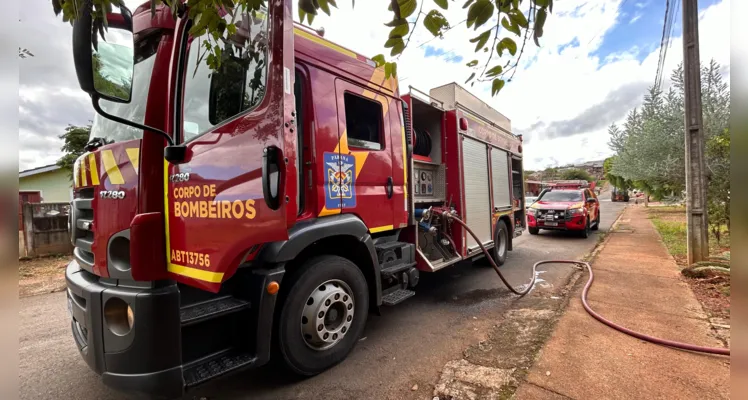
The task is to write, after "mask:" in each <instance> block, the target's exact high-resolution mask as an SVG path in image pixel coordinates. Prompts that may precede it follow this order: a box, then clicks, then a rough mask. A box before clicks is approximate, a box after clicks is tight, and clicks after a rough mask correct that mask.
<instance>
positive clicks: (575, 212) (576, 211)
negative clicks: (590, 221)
mask: <svg viewBox="0 0 748 400" xmlns="http://www.w3.org/2000/svg"><path fill="white" fill-rule="evenodd" d="M566 212H568V213H569V215H581V214H584V208H570V209H568V210H566Z"/></svg>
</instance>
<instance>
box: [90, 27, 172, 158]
mask: <svg viewBox="0 0 748 400" xmlns="http://www.w3.org/2000/svg"><path fill="white" fill-rule="evenodd" d="M160 40H161V35H160V34H150V35H147V36H146V37H144V38H142V39H140V40H138V43H136V44H135V69H134V71H133V80H132V96H131V99H130V102H129V103H116V102H113V101H109V100H99V104H100V105H101V108H102V109H104V111H106V112H108V113H110V114H112V115H115V116H118V117H121V118H124V119H126V120H129V121H133V122H137V123H139V124H144V123H145V110H146V106H147V103H148V101H147V100H148V88H149V87H150V84H151V75H152V74H153V65H154V63H155V60H156V50H157V49H158V44H159V42H160ZM142 137H143V131H142V130H140V129H137V128H133V127H131V126H127V125H124V124H120V123H119V122H114V121H112V120H109V119H107V118H105V117H102V116H101V115H99V114H98V113H97V114H96V116H95V117H94V120H93V125H92V126H91V137H90V138H89V139H93V138H101V139H103V140H104V142H105V143H114V142H122V141H126V140H132V139H140V138H142Z"/></svg>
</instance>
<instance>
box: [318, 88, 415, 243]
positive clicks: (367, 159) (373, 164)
mask: <svg viewBox="0 0 748 400" xmlns="http://www.w3.org/2000/svg"><path fill="white" fill-rule="evenodd" d="M335 92H336V99H337V108H338V139H339V142H338V146H337V149H336V150H335V151H325V152H324V155H323V168H324V170H325V188H324V190H325V207H326V208H327V209H328V210H333V209H336V208H337V209H342V212H343V213H345V212H355V213H356V214H357V215H358V216H359V217H360V218H361V219H362V220H363V221H364V223H365V224H366V225H367V226H368V227H369V231H370V232H372V233H375V232H381V231H386V230H390V229H393V221H394V177H393V171H392V153H391V147H392V143H391V138H390V129H391V128H390V123H389V118H388V117H387V111H388V109H389V98H388V97H386V96H384V95H381V94H378V93H375V92H373V91H372V90H371V89H364V88H363V87H360V86H358V85H355V84H353V83H350V82H347V81H344V80H341V79H336V80H335ZM385 121H387V123H385ZM401 153H402V151H401ZM400 156H401V157H402V154H401V155H400ZM400 174H402V171H401V172H400ZM402 202H403V200H402V198H400V203H399V205H400V209H402V207H403V204H402Z"/></svg>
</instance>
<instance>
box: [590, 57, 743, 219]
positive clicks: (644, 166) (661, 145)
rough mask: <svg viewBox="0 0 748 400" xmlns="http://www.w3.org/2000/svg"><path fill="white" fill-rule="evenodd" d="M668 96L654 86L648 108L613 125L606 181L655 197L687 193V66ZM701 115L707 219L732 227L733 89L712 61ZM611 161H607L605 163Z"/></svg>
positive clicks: (705, 72) (705, 69)
mask: <svg viewBox="0 0 748 400" xmlns="http://www.w3.org/2000/svg"><path fill="white" fill-rule="evenodd" d="M671 81H672V83H673V84H672V86H671V87H670V88H669V89H668V90H667V92H661V91H659V90H656V89H655V88H654V87H652V88H650V89H649V91H648V92H647V94H646V95H645V97H644V104H643V105H642V107H641V108H639V109H634V110H632V111H631V112H630V113H629V114H628V116H627V118H626V121H625V122H624V124H623V128H619V127H618V126H616V125H611V127H610V128H609V129H608V132H609V134H610V141H609V142H608V145H609V146H610V148H611V149H612V150H613V151H615V153H616V154H615V156H614V157H612V158H611V159H610V161H609V162H607V164H608V165H607V167H604V168H605V171H606V177H607V178H608V179H609V180H610V181H611V183H612V184H613V185H614V186H619V185H622V184H628V185H630V187H633V188H637V189H641V190H643V191H644V192H645V193H646V194H647V195H652V196H653V197H654V198H655V199H662V198H665V197H668V196H680V194H681V193H683V190H684V189H685V178H686V177H685V170H686V165H685V130H686V127H685V110H684V99H685V85H684V80H683V66H682V65H679V66H678V67H677V68H676V69H675V70H674V71H673V73H672V75H671ZM701 82H702V87H701V94H702V106H703V107H702V113H703V120H704V126H703V129H704V136H705V142H706V152H705V155H706V164H707V169H708V179H709V186H708V188H707V191H708V196H707V201H708V206H709V221H710V224H711V223H712V219H713V220H714V221H713V222H714V224H715V225H714V226H715V227H713V229H721V228H719V227H721V226H724V225H725V224H727V225H728V227H729V194H730V179H729V171H730V160H729V152H730V151H729V148H730V141H729V131H728V128H729V118H730V91H729V88H728V86H727V84H726V83H725V82H724V79H723V77H722V73H721V67H720V65H719V64H717V63H716V62H715V61H714V60H711V61H710V62H709V63H708V65H705V66H702V68H701ZM606 161H607V160H606Z"/></svg>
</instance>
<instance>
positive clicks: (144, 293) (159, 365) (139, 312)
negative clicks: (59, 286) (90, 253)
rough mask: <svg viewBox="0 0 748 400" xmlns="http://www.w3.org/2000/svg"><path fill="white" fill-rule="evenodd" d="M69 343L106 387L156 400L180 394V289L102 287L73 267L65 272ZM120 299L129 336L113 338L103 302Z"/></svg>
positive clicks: (74, 263)
mask: <svg viewBox="0 0 748 400" xmlns="http://www.w3.org/2000/svg"><path fill="white" fill-rule="evenodd" d="M65 279H66V281H67V288H68V290H67V301H68V309H69V311H70V314H71V317H72V320H71V328H72V331H73V338H74V339H75V343H76V345H77V346H78V350H79V352H80V354H81V356H82V357H83V359H84V360H85V361H86V363H87V364H88V366H89V367H90V368H91V369H92V370H94V371H95V372H96V373H97V374H99V375H101V376H102V380H103V382H104V383H105V384H106V385H107V386H110V387H113V388H115V389H118V390H122V391H126V392H141V393H147V394H149V395H155V396H158V397H169V398H172V397H179V396H181V395H182V394H183V390H184V383H183V378H182V365H181V364H182V360H181V334H180V319H179V289H178V288H177V286H176V285H175V284H171V285H166V286H163V287H158V288H151V287H148V288H135V287H126V286H124V285H122V284H118V283H105V282H103V281H101V280H100V279H99V278H98V277H97V276H95V275H93V274H91V273H90V272H88V271H86V270H83V269H82V268H81V267H80V266H79V265H78V263H77V262H76V261H72V262H71V263H70V264H68V267H67V270H66V271H65ZM113 298H119V299H121V300H123V301H124V302H126V303H127V304H128V305H129V306H130V307H131V308H132V310H133V313H134V316H135V318H134V323H133V325H132V328H131V329H130V330H129V332H127V333H124V334H123V333H122V332H119V334H115V333H113V332H112V331H111V330H110V329H109V327H108V324H107V318H106V317H105V316H104V314H105V313H104V308H105V305H106V304H107V301H109V300H110V299H113Z"/></svg>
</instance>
